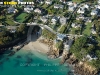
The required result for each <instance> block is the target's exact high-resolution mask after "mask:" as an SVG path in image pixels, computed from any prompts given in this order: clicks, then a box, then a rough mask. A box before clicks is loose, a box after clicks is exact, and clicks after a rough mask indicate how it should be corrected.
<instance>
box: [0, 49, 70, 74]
mask: <svg viewBox="0 0 100 75" xmlns="http://www.w3.org/2000/svg"><path fill="white" fill-rule="evenodd" d="M8 58H9V59H8ZM0 62H3V63H2V64H0V75H68V72H69V70H70V68H69V67H68V65H67V64H64V65H59V62H60V59H54V60H51V59H48V58H47V56H46V55H44V54H42V53H38V52H35V51H32V50H20V51H18V52H17V53H16V54H15V55H13V56H10V57H8V56H3V58H2V60H0Z"/></svg>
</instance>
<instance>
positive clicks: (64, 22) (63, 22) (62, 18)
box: [60, 17, 67, 25]
mask: <svg viewBox="0 0 100 75" xmlns="http://www.w3.org/2000/svg"><path fill="white" fill-rule="evenodd" d="M66 21H67V18H65V17H61V18H60V23H61V24H62V25H65V24H66Z"/></svg>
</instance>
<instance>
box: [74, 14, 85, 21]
mask: <svg viewBox="0 0 100 75" xmlns="http://www.w3.org/2000/svg"><path fill="white" fill-rule="evenodd" d="M84 18H85V17H84V15H82V14H80V15H79V16H77V17H76V20H80V19H82V20H84Z"/></svg>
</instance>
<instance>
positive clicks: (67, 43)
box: [64, 39, 73, 51]
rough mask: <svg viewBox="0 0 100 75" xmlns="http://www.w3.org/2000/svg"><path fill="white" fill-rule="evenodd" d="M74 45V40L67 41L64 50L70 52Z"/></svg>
mask: <svg viewBox="0 0 100 75" xmlns="http://www.w3.org/2000/svg"><path fill="white" fill-rule="evenodd" d="M72 43H73V40H72V39H68V40H66V42H64V50H67V51H69V49H70V47H71V45H72Z"/></svg>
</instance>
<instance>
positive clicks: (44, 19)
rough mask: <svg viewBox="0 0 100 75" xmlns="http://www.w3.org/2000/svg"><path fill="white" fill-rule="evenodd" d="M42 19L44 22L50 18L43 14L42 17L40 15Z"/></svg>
mask: <svg viewBox="0 0 100 75" xmlns="http://www.w3.org/2000/svg"><path fill="white" fill-rule="evenodd" d="M40 19H41V21H42V22H44V23H45V22H47V20H48V18H47V17H46V16H42V17H40Z"/></svg>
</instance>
